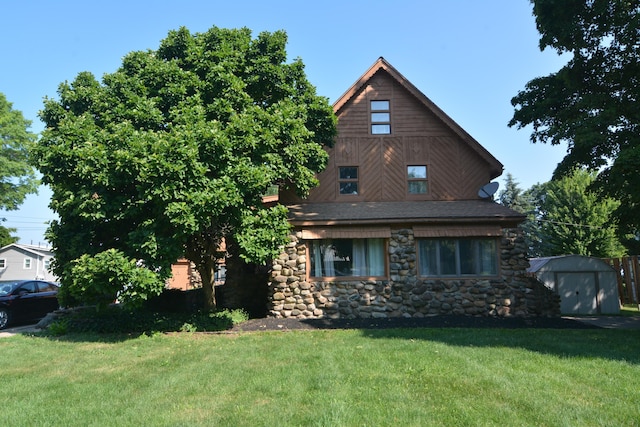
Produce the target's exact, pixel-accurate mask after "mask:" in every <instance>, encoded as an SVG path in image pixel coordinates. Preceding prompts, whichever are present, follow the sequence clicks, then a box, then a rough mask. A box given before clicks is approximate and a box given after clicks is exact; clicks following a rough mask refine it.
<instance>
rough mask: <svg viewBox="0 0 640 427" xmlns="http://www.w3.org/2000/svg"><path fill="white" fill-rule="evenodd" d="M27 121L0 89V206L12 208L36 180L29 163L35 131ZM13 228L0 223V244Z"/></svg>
mask: <svg viewBox="0 0 640 427" xmlns="http://www.w3.org/2000/svg"><path fill="white" fill-rule="evenodd" d="M30 127H31V122H30V121H29V120H26V119H25V118H24V116H23V115H22V112H20V111H18V110H14V109H13V104H11V103H10V102H9V101H7V98H6V96H5V95H4V94H2V93H0V210H15V209H18V207H19V206H20V204H22V202H23V201H24V198H25V197H26V196H27V194H30V193H35V192H36V191H37V189H38V181H37V179H36V175H35V169H34V168H33V167H32V166H31V165H29V158H28V153H29V148H30V147H31V145H32V144H33V143H34V142H35V140H36V135H35V134H33V133H31V132H29V128H30ZM15 231H16V230H15V229H13V228H6V227H3V226H2V225H0V236H2V237H1V238H0V246H3V244H9V243H13V242H15V241H16V240H17V238H15V237H13V236H11V233H12V232H15Z"/></svg>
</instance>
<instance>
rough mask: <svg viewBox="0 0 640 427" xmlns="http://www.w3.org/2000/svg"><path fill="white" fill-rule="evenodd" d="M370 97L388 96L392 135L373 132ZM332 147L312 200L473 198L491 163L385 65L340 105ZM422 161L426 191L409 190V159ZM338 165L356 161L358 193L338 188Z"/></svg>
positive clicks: (484, 181)
mask: <svg viewBox="0 0 640 427" xmlns="http://www.w3.org/2000/svg"><path fill="white" fill-rule="evenodd" d="M371 100H388V101H389V102H390V113H391V134H390V135H371V133H370V121H369V117H370V111H369V103H370V101H371ZM328 153H329V157H330V160H329V164H328V167H327V169H326V170H325V171H324V172H323V173H321V174H319V175H318V179H319V180H320V186H319V187H318V188H315V189H313V190H312V191H311V193H310V196H309V198H308V201H309V202H335V201H338V202H349V201H403V200H459V199H475V198H477V197H478V196H477V191H478V189H479V188H480V187H481V186H482V185H484V184H486V183H487V182H489V179H490V175H491V165H489V164H488V163H487V161H486V160H485V159H484V158H483V157H482V156H481V155H480V154H478V152H477V151H475V150H474V149H472V148H470V147H469V145H468V142H467V141H465V140H463V139H462V138H461V137H460V136H459V135H458V134H457V133H456V132H455V131H454V130H453V129H451V128H450V127H449V126H447V125H446V124H445V123H444V122H443V121H442V120H441V119H440V118H439V117H437V116H436V115H435V114H434V113H433V112H432V111H431V110H429V109H427V108H425V107H424V105H423V104H422V103H421V102H420V101H419V100H418V99H417V98H416V97H415V96H414V95H413V94H412V93H410V92H409V91H407V90H406V89H405V88H404V87H403V86H402V85H400V84H399V83H398V82H397V81H396V80H395V79H393V78H392V77H391V76H389V75H388V74H387V73H386V72H385V71H379V72H377V73H376V74H375V75H374V76H373V77H372V78H371V79H370V80H369V82H368V83H367V84H365V85H364V86H363V87H362V89H361V90H359V91H358V92H356V93H355V94H354V95H353V97H352V98H351V100H350V101H349V103H348V104H346V105H345V107H344V108H342V109H341V110H340V113H339V115H338V138H336V143H335V145H334V147H333V148H330V149H328ZM423 164H424V165H426V166H427V182H428V193H427V194H426V195H418V196H416V195H409V194H408V190H407V172H406V168H407V165H423ZM340 166H358V168H359V177H358V181H359V182H358V185H359V194H358V195H357V196H355V195H340V194H339V191H338V179H337V178H338V168H339V167H340ZM281 200H282V201H284V202H291V201H294V200H292V199H291V198H290V197H288V196H287V197H286V198H281ZM296 201H297V200H296Z"/></svg>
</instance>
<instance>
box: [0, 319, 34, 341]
mask: <svg viewBox="0 0 640 427" xmlns="http://www.w3.org/2000/svg"><path fill="white" fill-rule="evenodd" d="M38 330H39V329H36V325H35V323H34V324H33V325H20V326H16V327H13V328H7V329H4V330H2V331H0V338H3V337H10V336H12V335H15V334H20V333H25V332H36V331H38Z"/></svg>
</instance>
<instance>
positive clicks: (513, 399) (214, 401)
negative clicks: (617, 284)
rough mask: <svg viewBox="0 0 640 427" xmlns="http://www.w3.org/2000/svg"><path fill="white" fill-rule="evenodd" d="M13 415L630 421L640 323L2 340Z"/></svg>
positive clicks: (237, 422)
mask: <svg viewBox="0 0 640 427" xmlns="http://www.w3.org/2000/svg"><path fill="white" fill-rule="evenodd" d="M0 359H1V360H2V366H3V368H2V380H3V386H4V387H3V391H4V392H3V393H2V397H0V404H1V405H2V410H1V411H0V425H6V426H16V425H24V426H45V425H51V426H79V425H82V426H194V425H195V426H197V425H205V426H252V427H254V426H278V427H280V426H437V425H443V426H482V425H496V426H634V425H640V331H637V330H633V331H629V330H626V331H625V330H536V329H528V330H495V329H493V330H491V329H414V330H411V329H395V330H363V331H359V330H337V331H297V332H262V333H244V334H239V335H232V334H220V335H218V334H191V333H177V334H166V335H164V334H157V335H153V336H141V337H136V338H124V337H120V338H117V337H112V338H105V337H104V336H102V337H100V336H90V335H67V336H64V337H61V338H48V337H37V336H14V337H10V338H3V339H0Z"/></svg>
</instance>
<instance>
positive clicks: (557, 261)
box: [527, 255, 613, 273]
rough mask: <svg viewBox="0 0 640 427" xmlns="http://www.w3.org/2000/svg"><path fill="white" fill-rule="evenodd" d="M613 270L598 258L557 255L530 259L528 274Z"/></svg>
mask: <svg viewBox="0 0 640 427" xmlns="http://www.w3.org/2000/svg"><path fill="white" fill-rule="evenodd" d="M612 269H613V268H612V267H611V266H610V265H609V264H607V263H606V262H604V261H603V260H601V259H600V258H595V257H590V256H584V255H559V256H552V257H542V258H531V259H530V260H529V268H528V269H527V272H528V273H537V272H540V271H563V272H572V271H611V270H612Z"/></svg>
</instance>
